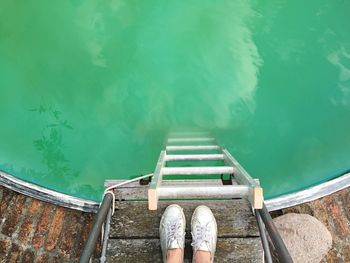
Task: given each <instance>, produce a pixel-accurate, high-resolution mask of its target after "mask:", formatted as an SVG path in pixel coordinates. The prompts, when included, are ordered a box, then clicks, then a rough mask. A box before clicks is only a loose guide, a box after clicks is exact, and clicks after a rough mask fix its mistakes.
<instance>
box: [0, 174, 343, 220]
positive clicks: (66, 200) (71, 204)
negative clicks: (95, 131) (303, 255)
mask: <svg viewBox="0 0 350 263" xmlns="http://www.w3.org/2000/svg"><path fill="white" fill-rule="evenodd" d="M0 185H2V186H4V187H6V188H9V189H11V190H13V191H16V192H19V193H21V194H24V195H27V196H30V197H32V198H36V199H39V200H41V201H45V202H49V203H51V204H55V205H59V206H63V207H67V208H71V209H75V210H79V211H83V212H92V213H96V212H97V210H98V208H99V205H100V203H98V202H94V201H91V200H86V199H82V198H78V197H74V196H71V195H67V194H63V193H60V192H57V191H53V190H50V189H47V188H45V187H41V186H38V185H36V184H33V183H28V182H25V181H23V180H21V179H18V178H15V177H13V176H11V175H9V174H7V173H5V172H2V171H0ZM347 187H350V173H347V174H345V175H343V176H340V177H338V178H335V179H332V180H330V181H327V182H324V183H322V184H319V185H316V186H313V187H310V188H307V189H305V190H301V191H298V192H295V193H291V194H286V195H282V196H279V197H276V198H272V199H268V200H266V201H265V205H266V207H267V209H268V210H269V211H270V212H271V211H275V210H279V209H283V208H287V207H291V206H295V205H300V204H302V203H306V202H310V201H314V200H316V199H319V198H321V197H324V196H327V195H330V194H332V193H335V192H337V191H340V190H342V189H344V188H347Z"/></svg>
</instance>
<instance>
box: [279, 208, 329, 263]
mask: <svg viewBox="0 0 350 263" xmlns="http://www.w3.org/2000/svg"><path fill="white" fill-rule="evenodd" d="M274 223H275V225H276V228H277V229H278V231H279V233H280V235H281V237H282V239H283V240H284V242H285V244H286V246H287V248H288V250H289V253H290V254H291V256H292V258H293V261H294V262H295V263H305V262H309V263H319V262H320V261H321V260H322V259H323V257H324V256H325V255H326V254H327V252H328V250H329V249H330V248H331V246H332V236H331V233H330V232H329V231H328V230H327V228H326V227H325V226H324V225H323V224H322V223H321V222H320V221H319V220H317V219H316V218H315V217H312V216H310V215H308V214H296V213H290V214H285V215H283V216H279V217H277V218H275V219H274Z"/></svg>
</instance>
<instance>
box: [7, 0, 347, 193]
mask: <svg viewBox="0 0 350 263" xmlns="http://www.w3.org/2000/svg"><path fill="white" fill-rule="evenodd" d="M349 25H350V1H340V0H309V1H302V0H294V1H284V0H283V1H282V0H280V1H277V0H269V1H265V0H260V1H257V0H256V1H249V0H246V1H238V0H230V1H224V0H222V1H212V0H186V1H181V0H167V1H164V0H162V1H161V0H143V1H141V0H138V1H137V0H125V1H124V0H84V1H83V0H60V1H47V0H27V1H13V0H1V1H0V125H1V126H0V169H1V170H3V171H5V172H7V173H10V174H12V175H14V176H16V177H18V178H21V179H24V180H27V181H29V182H33V183H37V184H39V185H42V186H45V187H48V188H51V189H54V190H57V191H61V192H64V193H68V194H71V195H74V196H78V197H83V198H88V199H91V200H99V199H100V196H101V192H102V190H103V182H104V180H105V179H107V178H108V179H126V178H132V177H135V176H137V175H141V174H145V173H149V172H152V171H153V170H154V167H155V164H156V161H157V159H158V155H159V151H160V150H161V149H162V148H163V146H164V140H165V136H166V134H167V132H168V131H169V130H172V129H201V130H208V131H211V132H212V133H213V134H214V135H215V137H217V138H218V140H219V143H221V144H222V145H223V146H225V147H227V148H228V149H229V151H230V152H231V153H232V154H233V155H234V156H235V157H236V158H237V159H238V160H239V161H240V162H241V164H242V165H243V166H244V167H245V168H246V170H248V172H249V173H250V174H251V175H252V176H253V177H257V178H260V181H261V184H262V186H263V187H264V188H265V195H266V197H267V198H269V197H273V196H278V195H280V194H284V193H289V192H293V191H296V190H299V189H303V188H305V187H308V186H311V185H314V184H317V183H320V182H322V181H325V180H328V179H330V178H334V177H337V176H339V175H341V174H343V173H344V172H346V171H347V170H348V169H349V168H350V158H349V156H350V132H349V131H350V29H349Z"/></svg>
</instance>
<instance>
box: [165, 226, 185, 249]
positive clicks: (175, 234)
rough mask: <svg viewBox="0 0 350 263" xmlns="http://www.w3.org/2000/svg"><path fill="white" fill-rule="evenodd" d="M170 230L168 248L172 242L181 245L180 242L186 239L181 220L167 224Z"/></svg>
mask: <svg viewBox="0 0 350 263" xmlns="http://www.w3.org/2000/svg"><path fill="white" fill-rule="evenodd" d="M167 229H168V231H167V232H168V239H167V244H168V246H170V245H171V243H172V242H174V241H176V242H178V244H179V245H180V242H179V241H180V240H181V239H182V238H183V237H184V234H183V233H182V224H181V221H180V220H174V221H171V222H169V223H168V224H167Z"/></svg>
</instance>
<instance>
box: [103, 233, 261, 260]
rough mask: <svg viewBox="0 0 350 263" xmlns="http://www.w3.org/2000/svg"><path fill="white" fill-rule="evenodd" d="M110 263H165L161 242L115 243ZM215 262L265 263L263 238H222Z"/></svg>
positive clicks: (189, 251) (187, 247)
mask: <svg viewBox="0 0 350 263" xmlns="http://www.w3.org/2000/svg"><path fill="white" fill-rule="evenodd" d="M108 253H109V254H108V255H107V256H108V257H107V262H108V263H119V262H120V263H125V262H142V263H156V262H159V263H160V262H162V254H161V248H160V242H159V239H113V240H111V241H110V243H109V247H108ZM191 259H192V249H191V240H189V239H186V245H185V260H184V262H185V263H189V262H192V260H191ZM214 262H219V263H226V262H240V263H245V262H246V263H261V262H263V251H262V247H261V242H260V239H259V238H219V239H218V243H217V249H216V253H215V257H214Z"/></svg>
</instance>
